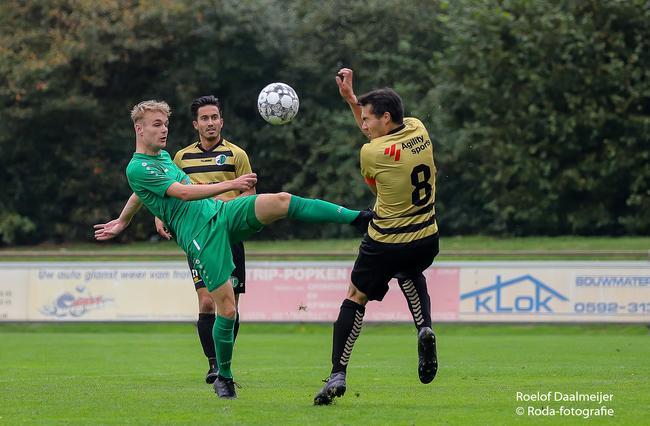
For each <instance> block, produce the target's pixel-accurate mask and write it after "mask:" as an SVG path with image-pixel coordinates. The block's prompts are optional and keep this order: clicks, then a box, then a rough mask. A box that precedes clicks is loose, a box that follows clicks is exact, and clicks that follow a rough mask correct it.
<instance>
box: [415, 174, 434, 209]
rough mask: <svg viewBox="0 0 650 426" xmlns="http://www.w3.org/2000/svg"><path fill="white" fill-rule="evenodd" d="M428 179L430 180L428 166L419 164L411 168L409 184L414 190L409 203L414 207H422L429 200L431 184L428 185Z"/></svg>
mask: <svg viewBox="0 0 650 426" xmlns="http://www.w3.org/2000/svg"><path fill="white" fill-rule="evenodd" d="M420 176H421V178H420ZM429 179H431V169H430V168H429V166H427V165H426V164H420V165H419V166H415V167H413V171H412V172H411V184H412V185H413V187H414V189H413V192H412V193H411V201H412V202H413V205H414V206H423V205H425V204H427V203H428V202H429V200H430V199H431V184H430V183H429ZM422 190H424V194H422Z"/></svg>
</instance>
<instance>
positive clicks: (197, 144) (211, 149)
mask: <svg viewBox="0 0 650 426" xmlns="http://www.w3.org/2000/svg"><path fill="white" fill-rule="evenodd" d="M223 140H224V139H223V136H222V137H221V139H219V143H218V144H216V145H215V146H213V147H212V148H210V149H208V150H206V149H203V147H202V146H201V141H198V142H197V143H196V147H197V148H198V149H199V150H201V151H203V152H212V151H214V150H215V149H217V148H219V147H220V146H223Z"/></svg>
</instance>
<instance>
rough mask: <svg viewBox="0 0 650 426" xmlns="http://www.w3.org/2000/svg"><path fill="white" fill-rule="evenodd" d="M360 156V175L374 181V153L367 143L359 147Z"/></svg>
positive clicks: (375, 170)
mask: <svg viewBox="0 0 650 426" xmlns="http://www.w3.org/2000/svg"><path fill="white" fill-rule="evenodd" d="M360 156H361V158H360V162H361V175H362V176H363V177H364V178H369V179H375V175H376V174H377V163H376V161H375V155H374V152H373V150H372V147H371V146H370V144H369V143H367V144H365V145H363V146H362V147H361V154H360Z"/></svg>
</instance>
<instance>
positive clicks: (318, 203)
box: [287, 194, 359, 224]
mask: <svg viewBox="0 0 650 426" xmlns="http://www.w3.org/2000/svg"><path fill="white" fill-rule="evenodd" d="M358 215H359V210H350V209H346V208H345V207H342V206H339V205H337V204H333V203H330V202H328V201H323V200H319V199H315V198H314V199H312V198H302V197H298V196H296V195H293V194H292V195H291V201H290V202H289V213H288V214H287V216H289V217H291V218H294V219H298V220H301V221H303V222H312V223H318V222H333V223H348V224H349V223H352V221H353V220H354V219H356V217H357V216H358Z"/></svg>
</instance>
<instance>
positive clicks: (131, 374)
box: [0, 323, 650, 426]
mask: <svg viewBox="0 0 650 426" xmlns="http://www.w3.org/2000/svg"><path fill="white" fill-rule="evenodd" d="M437 331H438V341H439V358H440V365H441V368H440V371H439V375H438V377H437V378H436V380H435V381H434V382H433V383H432V384H430V385H422V384H420V383H419V382H418V379H417V373H416V350H415V333H414V331H413V329H412V327H411V326H409V325H400V326H368V327H366V328H365V329H364V332H363V333H362V334H361V336H360V338H359V340H358V341H357V345H356V347H355V351H354V353H353V355H352V359H351V365H350V371H349V374H348V392H347V394H346V395H345V397H343V398H342V399H339V400H337V401H336V403H335V404H334V405H333V406H330V407H314V406H312V405H311V404H312V398H313V395H314V393H315V392H316V391H317V390H318V389H319V388H320V386H321V385H322V382H321V381H320V380H321V379H322V378H324V377H325V376H326V375H327V373H328V365H327V364H328V362H329V357H330V344H331V336H330V327H329V326H327V325H286V326H282V325H280V326H278V325H254V324H246V323H244V324H242V328H241V334H240V337H239V339H238V342H237V347H236V360H235V363H234V369H235V374H236V380H237V381H238V382H239V383H240V384H241V385H242V386H243V387H242V389H240V390H239V395H240V397H239V399H238V400H236V401H222V400H218V399H217V398H216V397H215V396H214V394H213V393H212V389H211V387H210V386H209V385H206V384H205V383H203V381H202V380H203V375H204V373H205V371H204V370H205V367H206V363H205V360H204V358H203V355H202V352H201V350H200V346H199V343H198V339H197V337H196V332H195V330H194V328H193V326H192V325H189V324H170V325H164V324H162V325H161V324H155V325H143V324H134V325H120V324H108V325H106V324H101V325H85V324H57V325H33V324H32V325H10V324H5V325H0V342H1V343H0V345H1V348H0V407H1V409H0V424H7V425H10V424H11V425H14V424H39V423H40V424H61V425H68V424H128V423H131V424H193V425H200V424H220V425H221V424H244V425H247V424H261V425H268V424H278V425H287V424H291V425H294V424H295V425H310V424H314V425H321V424H352V425H357V424H363V425H368V426H370V425H375V424H386V425H411V424H415V425H429V424H462V425H466V424H477V425H485V424H521V423H525V424H528V423H534V424H558V423H560V424H565V423H571V424H584V422H585V420H583V419H580V418H577V417H575V418H566V417H563V418H558V417H546V418H542V417H538V418H530V417H518V416H517V415H516V414H515V409H516V408H517V407H518V406H527V405H532V406H536V407H542V406H544V405H546V404H545V403H524V402H517V401H516V400H515V395H516V392H518V391H519V392H524V393H531V392H537V391H540V392H548V391H558V392H576V391H577V392H581V393H595V392H606V393H611V394H613V395H614V400H613V401H611V402H607V403H604V404H603V405H607V406H608V407H611V408H613V409H614V410H615V417H614V418H613V419H611V418H604V419H603V418H592V419H589V420H588V422H589V424H593V423H595V424H604V423H605V422H608V423H610V422H611V421H612V420H614V421H615V422H616V423H617V424H641V423H643V422H644V421H646V420H647V407H648V395H650V379H649V377H650V363H649V362H648V359H650V338H649V336H648V331H647V329H646V328H645V327H643V326H616V325H609V326H550V325H542V326H469V325H457V326H455V325H440V326H439V327H437ZM559 405H562V404H561V403H554V402H552V403H551V404H550V406H552V407H556V408H559ZM564 405H565V406H569V407H576V408H579V407H593V408H596V407H598V406H599V405H598V404H596V403H593V402H582V403H576V402H567V403H564ZM644 419H645V420H644Z"/></svg>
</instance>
